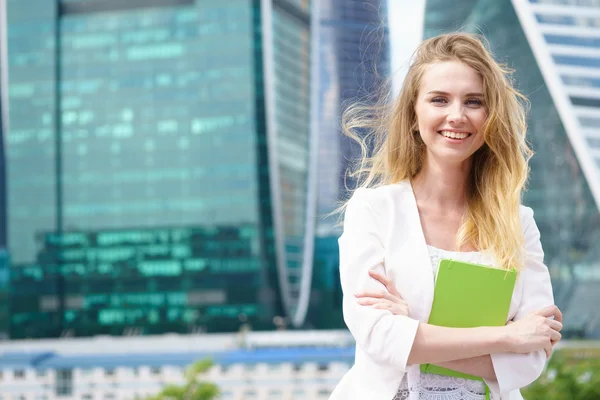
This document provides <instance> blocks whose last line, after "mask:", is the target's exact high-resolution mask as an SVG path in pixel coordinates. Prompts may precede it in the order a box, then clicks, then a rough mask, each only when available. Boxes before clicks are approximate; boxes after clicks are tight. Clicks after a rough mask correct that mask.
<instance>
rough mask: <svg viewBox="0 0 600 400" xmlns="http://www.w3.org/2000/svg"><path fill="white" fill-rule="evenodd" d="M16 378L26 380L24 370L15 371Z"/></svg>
mask: <svg viewBox="0 0 600 400" xmlns="http://www.w3.org/2000/svg"><path fill="white" fill-rule="evenodd" d="M14 376H15V379H23V378H25V371H24V370H22V369H15V372H14Z"/></svg>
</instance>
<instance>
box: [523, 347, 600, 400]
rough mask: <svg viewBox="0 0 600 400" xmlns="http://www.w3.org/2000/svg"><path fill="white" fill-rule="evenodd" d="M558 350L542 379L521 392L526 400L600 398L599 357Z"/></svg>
mask: <svg viewBox="0 0 600 400" xmlns="http://www.w3.org/2000/svg"><path fill="white" fill-rule="evenodd" d="M590 355H591V354H585V351H580V352H579V353H573V352H568V351H564V350H559V351H557V352H556V354H555V355H554V356H552V358H551V360H550V362H549V364H548V367H547V368H546V370H545V371H544V373H543V374H542V376H541V377H540V378H539V379H538V380H537V381H535V382H534V383H533V384H531V385H529V386H528V387H527V388H525V389H523V390H522V391H521V392H522V394H523V397H524V398H525V399H526V400H542V399H543V400H598V399H600V357H597V356H595V354H594V355H591V357H590Z"/></svg>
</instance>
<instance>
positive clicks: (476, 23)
mask: <svg viewBox="0 0 600 400" xmlns="http://www.w3.org/2000/svg"><path fill="white" fill-rule="evenodd" d="M461 28H462V29H465V30H467V31H471V32H477V33H482V34H484V35H485V37H486V38H487V39H488V40H489V42H490V45H491V48H492V50H493V52H494V53H495V54H496V56H497V57H498V58H499V60H500V61H502V62H505V63H506V64H507V65H508V66H509V67H511V68H513V69H514V70H515V73H514V79H515V82H516V86H517V88H518V89H519V90H520V91H521V92H522V93H523V94H525V95H526V96H527V97H528V98H529V100H530V102H531V110H530V115H529V132H528V137H529V141H530V143H531V145H532V147H533V149H534V151H535V152H536V155H535V156H534V157H533V159H532V161H531V175H530V181H529V185H528V186H529V188H528V191H527V192H526V193H525V196H524V203H525V204H526V205H528V206H530V207H532V208H533V210H534V212H535V220H536V222H537V225H538V227H539V229H540V232H541V239H542V245H543V248H544V252H545V261H546V264H547V265H548V267H549V269H550V273H551V275H552V280H553V286H554V291H555V299H556V302H557V304H558V305H559V307H560V308H561V309H563V311H565V322H566V323H565V334H566V335H571V336H586V337H600V312H599V311H598V309H597V306H596V305H597V304H598V301H600V297H599V296H600V290H599V289H600V207H599V206H600V198H599V194H600V192H599V191H598V188H599V186H600V179H599V176H600V175H599V174H598V169H597V167H598V166H599V165H598V160H600V156H599V153H598V149H599V148H600V147H599V146H598V143H597V142H596V140H597V137H598V133H597V129H596V130H594V129H593V127H594V126H596V127H598V126H600V125H599V124H600V90H599V89H598V88H600V85H599V84H598V83H599V82H600V81H598V78H599V77H600V41H598V37H600V36H599V35H600V2H598V1H594V0H562V1H557V0H548V1H542V0H538V1H531V2H527V1H524V0H513V1H512V2H511V1H510V0H470V1H461V2H457V3H456V4H454V5H453V7H452V8H450V9H449V8H448V5H447V3H446V2H444V1H441V0H429V1H428V2H427V4H426V11H425V35H424V36H425V38H427V37H431V36H434V35H437V34H440V33H445V32H453V31H456V30H458V29H461Z"/></svg>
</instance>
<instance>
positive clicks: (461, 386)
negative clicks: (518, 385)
mask: <svg viewBox="0 0 600 400" xmlns="http://www.w3.org/2000/svg"><path fill="white" fill-rule="evenodd" d="M427 250H428V251H429V257H430V258H431V267H432V269H433V276H434V277H435V276H437V269H438V266H439V265H440V260H441V259H443V258H449V259H452V260H457V261H464V262H470V263H474V264H482V265H487V266H490V267H492V266H494V262H493V259H492V258H491V257H490V256H489V255H487V254H485V253H480V252H477V251H472V252H458V251H448V250H442V249H438V248H437V247H433V246H429V245H427ZM411 392H413V393H418V394H419V399H420V400H485V384H484V383H483V382H481V381H475V380H471V379H463V378H455V377H451V376H443V375H437V374H428V373H425V372H421V373H420V375H419V379H418V380H416V381H414V382H411V384H410V385H409V384H408V376H407V375H404V378H403V379H402V383H401V384H400V388H399V389H398V393H397V394H396V396H395V397H394V399H393V400H406V399H408V398H409V397H410V393H411Z"/></svg>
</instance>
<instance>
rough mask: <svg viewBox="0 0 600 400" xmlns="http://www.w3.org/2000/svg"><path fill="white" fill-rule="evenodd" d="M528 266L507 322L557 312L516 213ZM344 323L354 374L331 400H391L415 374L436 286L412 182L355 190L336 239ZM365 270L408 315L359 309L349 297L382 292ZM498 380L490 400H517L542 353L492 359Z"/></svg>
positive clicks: (527, 225)
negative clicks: (389, 287)
mask: <svg viewBox="0 0 600 400" xmlns="http://www.w3.org/2000/svg"><path fill="white" fill-rule="evenodd" d="M521 222H522V226H523V232H524V235H525V247H526V254H527V258H526V260H527V261H526V266H525V269H524V270H523V271H522V272H520V273H519V276H518V278H517V282H516V285H515V289H514V293H513V297H512V301H511V305H510V311H509V315H508V319H515V320H518V319H519V318H521V317H523V316H524V315H526V314H528V313H529V312H531V311H534V310H537V309H539V308H542V307H545V306H548V305H551V304H554V299H553V295H552V287H551V284H550V275H549V274H548V268H546V266H545V265H544V263H543V258H544V253H543V251H542V246H541V243H540V233H539V230H538V228H537V226H536V224H535V221H534V220H533V211H532V210H531V209H530V208H528V207H524V206H521ZM339 247H340V276H341V284H342V289H343V293H344V299H343V312H344V320H345V322H346V325H348V328H349V329H350V332H351V333H352V335H353V336H354V339H355V340H356V356H355V363H354V366H353V367H352V368H351V369H350V370H349V371H348V372H347V373H346V375H345V376H344V377H343V378H342V380H341V381H340V382H339V384H338V386H337V387H336V388H335V390H334V392H333V393H332V395H331V397H330V400H352V399H357V400H358V399H360V400H363V399H376V400H392V399H393V398H394V396H395V394H396V392H397V390H398V387H399V385H400V382H401V381H402V378H403V377H404V374H405V373H407V372H408V374H409V379H410V376H414V375H413V374H415V373H417V374H418V369H419V366H418V365H407V360H408V356H409V353H410V351H411V348H412V345H413V341H414V338H415V335H416V332H417V327H418V325H419V321H422V322H426V321H427V320H428V319H429V313H430V311H431V304H432V302H433V289H434V278H433V271H432V268H431V261H430V257H429V253H428V249H427V245H426V243H425V237H424V235H423V230H422V227H421V222H420V218H419V212H418V209H417V203H416V200H415V197H414V193H413V190H412V185H411V184H410V183H409V182H401V183H398V184H393V185H387V186H382V187H379V188H376V189H359V190H357V191H356V192H355V193H354V195H353V196H352V198H351V199H350V201H349V203H348V207H347V209H346V214H345V220H344V231H343V234H342V236H341V237H340V238H339ZM369 270H375V271H378V272H382V273H384V274H385V275H386V276H387V277H388V278H391V279H392V281H393V282H394V284H395V286H396V288H397V289H398V291H399V293H400V294H401V295H402V297H403V298H404V300H406V301H407V302H408V305H409V309H410V315H409V316H399V315H393V314H392V313H391V312H390V311H387V310H377V309H374V308H371V307H365V306H361V305H359V304H357V302H356V298H355V297H354V294H355V293H357V292H362V291H367V290H368V291H374V290H376V291H380V290H381V289H382V288H384V287H383V285H382V284H381V283H379V282H378V281H376V280H375V279H373V278H371V277H370V276H369V274H368V271H369ZM491 358H492V363H493V366H494V370H495V372H496V377H497V379H498V381H497V383H496V382H488V385H489V387H490V391H491V394H492V398H493V399H500V400H522V399H523V398H522V396H521V394H520V392H519V388H522V387H524V386H526V385H528V384H530V383H531V382H533V381H534V380H536V379H537V378H538V377H539V376H540V374H541V373H542V371H543V369H544V365H545V363H546V355H545V353H544V351H543V350H540V351H537V352H534V353H529V354H513V353H502V354H492V355H491Z"/></svg>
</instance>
